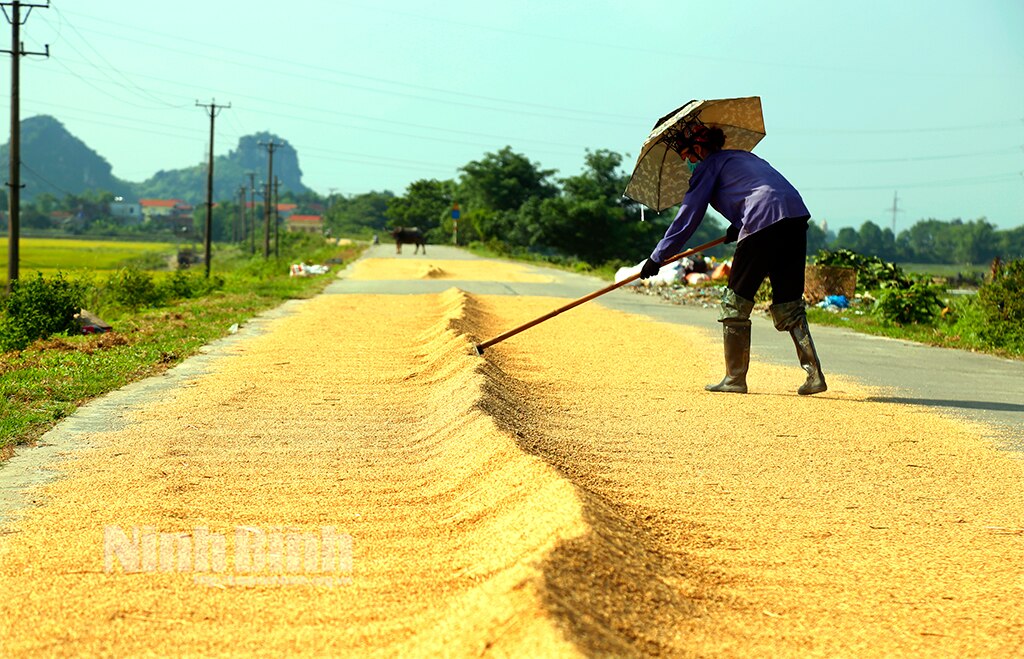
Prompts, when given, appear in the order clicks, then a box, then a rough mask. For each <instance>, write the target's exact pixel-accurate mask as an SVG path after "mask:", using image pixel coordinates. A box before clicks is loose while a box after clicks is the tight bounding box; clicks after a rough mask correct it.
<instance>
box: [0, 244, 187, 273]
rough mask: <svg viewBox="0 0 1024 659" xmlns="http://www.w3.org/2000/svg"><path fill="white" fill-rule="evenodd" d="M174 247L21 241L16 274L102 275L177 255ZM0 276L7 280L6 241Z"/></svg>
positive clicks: (0, 251)
mask: <svg viewBox="0 0 1024 659" xmlns="http://www.w3.org/2000/svg"><path fill="white" fill-rule="evenodd" d="M178 247H179V246H178V245H176V244H173V243H155V242H119V241H114V240H82V239H77V238H68V239H64V238H21V239H20V240H19V241H18V256H19V258H18V270H19V274H21V275H22V276H25V275H28V274H32V273H35V272H37V271H38V272H42V273H43V275H45V276H49V275H52V274H54V273H56V272H58V271H60V272H64V273H66V274H79V273H86V272H89V273H94V274H95V273H103V272H110V271H113V270H117V269H118V268H121V267H123V266H125V265H129V264H131V263H135V262H138V261H139V260H140V259H142V260H145V261H149V262H155V261H162V260H163V257H170V256H171V255H173V254H175V253H177V250H178ZM0 273H2V276H3V277H4V279H5V280H6V276H7V238H6V237H5V238H2V239H0Z"/></svg>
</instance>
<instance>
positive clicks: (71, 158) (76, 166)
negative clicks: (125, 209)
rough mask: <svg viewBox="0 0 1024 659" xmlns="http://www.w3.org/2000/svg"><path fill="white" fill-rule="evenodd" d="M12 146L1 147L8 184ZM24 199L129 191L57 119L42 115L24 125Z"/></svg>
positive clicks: (105, 165)
mask: <svg viewBox="0 0 1024 659" xmlns="http://www.w3.org/2000/svg"><path fill="white" fill-rule="evenodd" d="M9 152H10V144H4V145H3V146H0V167H2V171H3V172H4V174H3V175H2V176H3V178H4V179H5V180H6V178H7V176H6V172H7V171H8V166H9V165H8V163H9V162H10V156H9ZM21 164H22V167H21V182H22V184H24V186H25V187H24V189H23V190H22V192H21V197H22V199H31V198H32V197H34V196H36V195H38V194H40V193H43V192H48V193H50V194H52V195H54V196H56V197H63V196H64V195H65V194H67V193H69V192H70V193H73V194H79V193H81V192H84V191H85V190H110V191H117V190H123V189H125V186H126V185H129V186H130V185H131V184H126V183H125V182H124V181H121V180H119V179H118V178H117V177H115V176H114V175H113V174H111V167H110V163H108V162H107V161H106V160H105V159H104V158H103V157H102V156H100V155H99V154H98V153H96V152H95V151H93V150H92V149H90V148H89V147H88V146H86V145H85V143H84V142H82V141H81V140H80V139H78V138H77V137H75V136H74V135H72V134H71V133H69V132H68V131H67V129H66V128H64V125H63V124H62V123H60V122H59V121H57V120H56V119H54V118H53V117H50V116H46V115H40V116H37V117H30V118H28V119H23V120H22V122H21Z"/></svg>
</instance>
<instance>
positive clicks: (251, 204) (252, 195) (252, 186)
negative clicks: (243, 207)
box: [246, 172, 256, 254]
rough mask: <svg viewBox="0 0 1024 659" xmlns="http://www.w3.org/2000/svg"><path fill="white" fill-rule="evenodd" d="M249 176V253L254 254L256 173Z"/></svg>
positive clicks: (249, 173)
mask: <svg viewBox="0 0 1024 659" xmlns="http://www.w3.org/2000/svg"><path fill="white" fill-rule="evenodd" d="M246 174H248V175H249V229H250V231H249V253H250V254H255V253H256V172H246Z"/></svg>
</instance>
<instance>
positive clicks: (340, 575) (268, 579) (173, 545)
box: [103, 526, 352, 588]
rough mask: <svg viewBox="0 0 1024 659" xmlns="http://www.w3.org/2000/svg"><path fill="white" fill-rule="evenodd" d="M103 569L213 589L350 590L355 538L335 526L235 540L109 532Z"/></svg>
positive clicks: (203, 531)
mask: <svg viewBox="0 0 1024 659" xmlns="http://www.w3.org/2000/svg"><path fill="white" fill-rule="evenodd" d="M103 566H104V571H105V572H108V573H116V572H123V573H128V574H134V573H146V572H152V573H161V572H162V573H174V572H177V573H191V574H192V575H193V579H194V581H195V583H197V584H200V585H205V586H213V587H225V586H242V587H247V586H313V587H327V588H330V587H337V586H347V585H350V584H351V583H352V536H351V535H349V534H347V533H338V531H337V530H336V529H335V528H334V527H331V526H325V527H321V528H320V529H319V531H316V532H311V531H304V530H301V529H295V528H288V527H270V528H259V527H255V526H239V527H237V528H236V529H235V531H234V533H233V534H224V533H213V532H210V530H209V529H208V528H205V527H197V528H195V529H193V530H192V531H191V532H181V533H167V532H162V531H157V530H156V528H155V527H148V526H142V527H138V526H136V527H132V528H131V529H129V530H127V531H126V530H124V529H122V528H121V527H118V526H107V527H105V528H104V531H103Z"/></svg>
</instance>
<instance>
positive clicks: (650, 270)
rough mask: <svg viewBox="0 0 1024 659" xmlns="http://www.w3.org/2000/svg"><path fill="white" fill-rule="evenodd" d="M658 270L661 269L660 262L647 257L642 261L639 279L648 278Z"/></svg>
mask: <svg viewBox="0 0 1024 659" xmlns="http://www.w3.org/2000/svg"><path fill="white" fill-rule="evenodd" d="M659 270H661V264H660V263H658V262H657V261H652V260H651V259H647V260H646V261H644V267H642V268H640V279H649V278H651V277H653V276H654V275H656V274H658V271H659Z"/></svg>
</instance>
